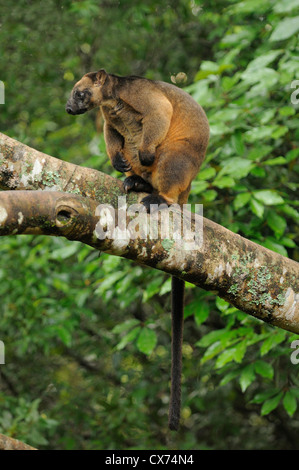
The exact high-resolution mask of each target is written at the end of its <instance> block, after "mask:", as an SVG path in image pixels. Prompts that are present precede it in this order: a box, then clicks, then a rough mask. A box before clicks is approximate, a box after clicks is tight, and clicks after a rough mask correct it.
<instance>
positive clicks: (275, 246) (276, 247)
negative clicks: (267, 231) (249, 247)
mask: <svg viewBox="0 0 299 470" xmlns="http://www.w3.org/2000/svg"><path fill="white" fill-rule="evenodd" d="M260 244H261V245H263V246H264V247H265V248H269V250H272V251H275V253H279V254H280V255H282V256H285V257H286V258H287V257H288V252H287V250H286V249H285V247H284V246H282V245H280V244H279V243H276V242H275V241H274V240H272V239H271V238H270V237H267V238H266V240H265V241H263V242H260Z"/></svg>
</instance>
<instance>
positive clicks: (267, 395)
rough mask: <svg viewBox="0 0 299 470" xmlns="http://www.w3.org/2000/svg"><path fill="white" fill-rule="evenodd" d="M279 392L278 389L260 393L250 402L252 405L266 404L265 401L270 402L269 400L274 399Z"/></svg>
mask: <svg viewBox="0 0 299 470" xmlns="http://www.w3.org/2000/svg"><path fill="white" fill-rule="evenodd" d="M278 392H279V390H278V389H277V388H270V389H267V390H265V391H263V392H259V393H257V394H256V395H254V397H253V399H252V400H250V403H256V404H261V403H264V401H266V400H268V398H271V397H273V395H276V394H277V393H278Z"/></svg>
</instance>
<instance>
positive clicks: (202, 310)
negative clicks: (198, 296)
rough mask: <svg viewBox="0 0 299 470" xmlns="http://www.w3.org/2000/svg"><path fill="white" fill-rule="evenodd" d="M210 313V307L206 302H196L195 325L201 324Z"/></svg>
mask: <svg viewBox="0 0 299 470" xmlns="http://www.w3.org/2000/svg"><path fill="white" fill-rule="evenodd" d="M209 313H210V307H209V304H208V303H207V302H204V301H200V302H198V303H197V306H196V309H195V315H194V318H195V322H196V324H197V325H201V324H202V323H203V322H205V321H206V319H207V318H208V316H209Z"/></svg>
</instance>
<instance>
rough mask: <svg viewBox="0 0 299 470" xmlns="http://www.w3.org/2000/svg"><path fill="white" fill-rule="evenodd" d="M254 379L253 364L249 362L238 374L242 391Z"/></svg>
mask: <svg viewBox="0 0 299 470" xmlns="http://www.w3.org/2000/svg"><path fill="white" fill-rule="evenodd" d="M254 379H255V372H254V365H253V364H249V365H248V366H246V367H244V369H243V370H242V373H241V375H240V379H239V383H240V386H241V390H242V392H245V390H246V389H247V388H248V387H249V385H250V384H252V382H253V381H254Z"/></svg>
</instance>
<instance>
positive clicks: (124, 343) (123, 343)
mask: <svg viewBox="0 0 299 470" xmlns="http://www.w3.org/2000/svg"><path fill="white" fill-rule="evenodd" d="M140 329H141V327H140V326H137V327H136V328H133V330H131V331H130V332H129V333H128V334H127V335H125V336H124V337H123V338H122V339H121V340H120V342H119V343H118V344H117V346H116V349H117V351H120V350H121V349H123V348H125V347H126V346H127V344H128V343H132V341H134V339H135V338H136V337H137V336H138V333H139V331H140Z"/></svg>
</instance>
